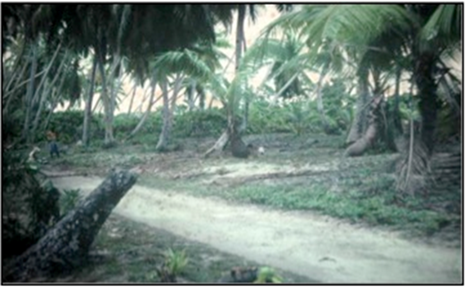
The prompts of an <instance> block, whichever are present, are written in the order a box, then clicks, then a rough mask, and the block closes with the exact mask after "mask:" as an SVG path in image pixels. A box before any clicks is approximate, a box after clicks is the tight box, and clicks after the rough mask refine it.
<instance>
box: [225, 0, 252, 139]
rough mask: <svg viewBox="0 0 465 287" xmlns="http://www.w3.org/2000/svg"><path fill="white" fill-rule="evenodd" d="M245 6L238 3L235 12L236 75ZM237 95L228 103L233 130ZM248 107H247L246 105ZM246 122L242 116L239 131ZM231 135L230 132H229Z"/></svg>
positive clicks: (234, 127)
mask: <svg viewBox="0 0 465 287" xmlns="http://www.w3.org/2000/svg"><path fill="white" fill-rule="evenodd" d="M245 8H246V6H245V5H244V4H239V5H238V12H237V28H236V62H235V67H234V70H235V72H236V75H237V74H238V73H239V68H240V63H241V58H242V51H243V48H244V22H245ZM236 96H237V95H234V96H233V99H232V101H231V102H230V103H229V104H228V107H229V109H228V123H229V125H230V126H231V127H232V128H233V130H235V129H237V128H238V127H236V123H235V121H234V117H235V114H236V111H235V110H234V109H235V105H234V102H236V98H235V97H236ZM247 108H248V107H247ZM246 125H247V123H246V122H244V118H243V119H242V126H241V127H240V128H239V129H238V130H239V131H242V130H243V129H244V130H245V128H246ZM229 136H230V137H231V134H229Z"/></svg>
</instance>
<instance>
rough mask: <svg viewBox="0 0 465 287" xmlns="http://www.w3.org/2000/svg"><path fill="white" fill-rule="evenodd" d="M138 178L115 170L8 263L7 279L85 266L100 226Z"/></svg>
mask: <svg viewBox="0 0 465 287" xmlns="http://www.w3.org/2000/svg"><path fill="white" fill-rule="evenodd" d="M137 177H138V175H137V173H136V172H131V171H118V172H114V171H113V172H112V173H111V174H110V175H108V177H107V178H106V179H105V180H104V181H103V182H102V183H101V184H100V185H99V186H98V187H97V188H96V189H95V190H94V191H92V193H91V194H90V195H89V196H87V197H86V198H85V199H84V200H83V201H81V202H80V203H79V204H78V206H76V208H75V209H74V210H73V211H71V212H69V213H68V215H66V216H65V217H64V218H63V219H62V220H60V221H59V222H58V223H57V224H56V225H55V227H54V228H52V229H51V230H49V231H48V232H47V233H46V234H45V235H44V236H43V237H42V238H41V239H40V240H39V241H38V242H37V243H36V244H35V245H33V246H31V247H30V248H29V249H28V250H27V251H26V252H24V253H23V254H21V255H20V256H19V257H18V258H16V259H15V260H14V261H12V262H11V263H10V264H8V265H7V266H5V268H4V272H3V274H2V278H3V280H4V281H8V282H27V281H36V280H40V279H42V280H47V279H49V278H51V277H53V276H57V275H60V273H64V272H69V271H71V270H73V269H75V268H78V267H79V266H81V265H82V264H83V262H84V261H85V260H86V258H87V256H88V252H89V250H90V247H91V245H92V243H93V241H94V239H95V237H96V236H97V234H98V232H99V230H100V228H101V227H102V225H103V224H104V223H105V221H106V220H107V218H108V216H109V215H110V213H111V212H112V210H113V208H114V207H115V206H116V205H117V204H118V202H119V201H120V200H121V198H123V197H124V195H125V194H126V193H127V191H128V190H129V189H130V188H131V187H132V186H133V185H134V184H135V183H136V181H137Z"/></svg>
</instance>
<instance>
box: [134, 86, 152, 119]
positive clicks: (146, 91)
mask: <svg viewBox="0 0 465 287" xmlns="http://www.w3.org/2000/svg"><path fill="white" fill-rule="evenodd" d="M149 92H150V85H149V86H148V87H147V88H146V89H145V90H144V95H143V96H142V101H140V104H139V105H138V106H137V108H136V109H135V110H134V111H135V112H136V113H141V112H142V107H143V106H144V104H145V101H146V100H147V99H148V98H149V95H150V93H149Z"/></svg>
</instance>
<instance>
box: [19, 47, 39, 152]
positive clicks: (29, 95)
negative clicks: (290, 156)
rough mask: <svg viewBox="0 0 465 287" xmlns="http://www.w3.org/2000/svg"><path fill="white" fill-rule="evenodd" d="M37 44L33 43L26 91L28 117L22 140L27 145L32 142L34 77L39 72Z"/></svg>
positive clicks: (25, 104) (25, 106) (25, 103)
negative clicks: (30, 127)
mask: <svg viewBox="0 0 465 287" xmlns="http://www.w3.org/2000/svg"><path fill="white" fill-rule="evenodd" d="M37 49H38V47H37V43H32V46H31V57H32V58H31V72H30V74H29V84H28V86H27V90H26V97H25V102H24V108H25V110H26V115H25V118H24V125H23V134H22V138H23V139H24V140H26V142H27V143H29V142H30V137H29V125H30V124H31V112H32V111H31V109H32V97H33V95H34V75H35V73H36V70H37Z"/></svg>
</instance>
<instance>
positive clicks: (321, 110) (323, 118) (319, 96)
mask: <svg viewBox="0 0 465 287" xmlns="http://www.w3.org/2000/svg"><path fill="white" fill-rule="evenodd" d="M326 74H327V69H325V68H323V71H322V72H321V74H320V79H318V83H317V86H316V96H317V98H316V99H317V102H316V103H317V105H316V106H317V109H318V113H319V114H320V117H321V122H322V123H323V129H324V131H325V133H326V134H331V125H330V124H329V121H328V117H327V115H326V112H325V108H324V104H323V93H322V92H321V90H322V85H323V80H324V78H325V76H326Z"/></svg>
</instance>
